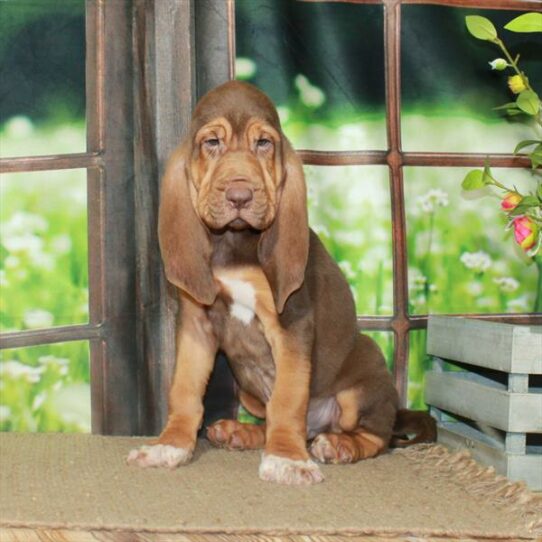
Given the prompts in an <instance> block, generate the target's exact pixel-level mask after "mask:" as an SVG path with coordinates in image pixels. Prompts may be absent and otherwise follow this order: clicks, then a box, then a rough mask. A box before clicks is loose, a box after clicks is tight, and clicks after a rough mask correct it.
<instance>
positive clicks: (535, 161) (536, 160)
mask: <svg viewBox="0 0 542 542" xmlns="http://www.w3.org/2000/svg"><path fill="white" fill-rule="evenodd" d="M528 156H529V159H530V160H531V167H532V168H533V169H536V168H537V167H539V166H542V143H541V144H540V145H537V146H536V147H535V149H534V151H533V152H532V153H531V154H529V155H528Z"/></svg>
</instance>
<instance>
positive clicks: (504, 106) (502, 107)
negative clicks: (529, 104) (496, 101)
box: [493, 102, 518, 111]
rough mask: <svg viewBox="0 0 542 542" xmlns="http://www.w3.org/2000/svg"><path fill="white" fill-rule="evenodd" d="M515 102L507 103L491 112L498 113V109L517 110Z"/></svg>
mask: <svg viewBox="0 0 542 542" xmlns="http://www.w3.org/2000/svg"><path fill="white" fill-rule="evenodd" d="M517 107H518V106H517V105H516V102H508V103H507V104H503V105H499V106H498V107H494V108H493V111H499V109H517Z"/></svg>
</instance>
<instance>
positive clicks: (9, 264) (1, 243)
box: [0, 170, 88, 331]
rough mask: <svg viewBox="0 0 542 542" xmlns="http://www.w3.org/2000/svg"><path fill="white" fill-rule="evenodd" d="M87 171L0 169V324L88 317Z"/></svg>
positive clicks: (33, 325) (22, 325)
mask: <svg viewBox="0 0 542 542" xmlns="http://www.w3.org/2000/svg"><path fill="white" fill-rule="evenodd" d="M86 200H87V198H86V171H84V170H65V171H50V172H35V173H14V174H9V175H2V178H1V182H0V290H1V292H2V303H1V305H0V330H4V331H6V330H21V329H38V328H47V327H52V326H60V325H65V324H76V323H84V322H87V321H88V254H87V211H86Z"/></svg>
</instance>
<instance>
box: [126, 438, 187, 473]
mask: <svg viewBox="0 0 542 542" xmlns="http://www.w3.org/2000/svg"><path fill="white" fill-rule="evenodd" d="M191 458H192V450H189V449H186V448H176V447H175V446H170V445H169V444H155V445H153V446H141V447H140V448H135V449H133V450H132V451H131V452H130V453H129V454H128V457H127V458H126V463H128V465H135V466H137V467H143V468H145V467H167V468H168V469H174V468H175V467H178V466H179V465H184V464H185V463H188V462H189V461H190V459H191Z"/></svg>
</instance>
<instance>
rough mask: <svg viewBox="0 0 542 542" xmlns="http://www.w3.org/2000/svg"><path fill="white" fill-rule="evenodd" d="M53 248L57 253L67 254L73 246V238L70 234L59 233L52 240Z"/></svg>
mask: <svg viewBox="0 0 542 542" xmlns="http://www.w3.org/2000/svg"><path fill="white" fill-rule="evenodd" d="M51 248H52V249H53V251H54V252H56V253H57V254H66V253H67V252H69V251H70V250H71V248H72V240H71V238H70V236H69V235H66V234H61V235H57V236H56V237H53V239H52V241H51Z"/></svg>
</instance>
